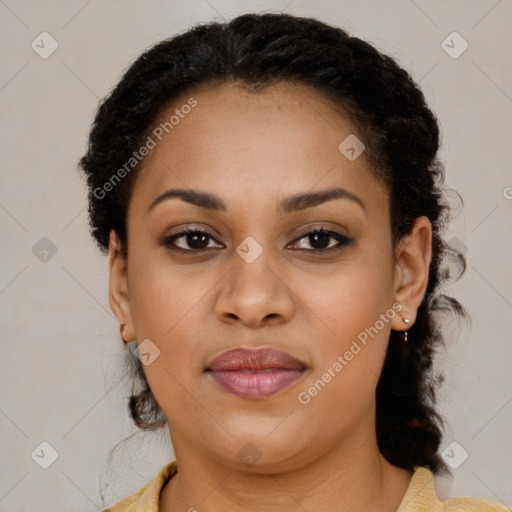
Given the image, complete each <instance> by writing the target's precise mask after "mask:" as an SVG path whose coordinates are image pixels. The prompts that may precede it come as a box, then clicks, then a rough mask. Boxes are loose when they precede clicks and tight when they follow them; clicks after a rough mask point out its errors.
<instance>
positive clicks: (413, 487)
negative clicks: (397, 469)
mask: <svg viewBox="0 0 512 512" xmlns="http://www.w3.org/2000/svg"><path fill="white" fill-rule="evenodd" d="M176 471H177V466H176V461H175V460H174V461H172V462H169V464H166V465H165V466H164V467H163V468H162V469H161V470H160V471H159V472H158V474H157V475H156V476H155V478H153V480H151V481H149V482H148V483H147V484H146V485H145V486H144V487H142V488H141V489H140V490H139V491H137V492H136V493H135V494H132V495H131V496H128V497H126V498H123V499H122V500H120V501H118V502H117V503H116V504H115V505H112V506H111V507H110V508H107V509H105V510H104V511H103V512H158V500H159V497H160V492H161V490H162V489H163V487H164V485H165V484H166V483H167V482H168V481H169V480H170V479H171V477H172V476H173V475H174V474H175V473H176ZM397 512H512V511H511V509H510V508H509V507H506V506H504V505H500V504H499V503H496V502H494V501H489V500H481V499H478V498H452V499H450V500H448V501H445V502H442V501H439V498H438V497H437V494H436V489H435V485H434V477H433V475H432V472H431V471H430V470H428V469H426V468H423V467H420V466H416V468H415V469H414V474H413V476H412V479H411V483H410V484H409V487H408V488H407V492H406V493H405V496H404V497H403V499H402V502H401V503H400V506H399V507H398V510H397Z"/></svg>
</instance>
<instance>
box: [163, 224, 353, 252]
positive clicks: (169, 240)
mask: <svg viewBox="0 0 512 512" xmlns="http://www.w3.org/2000/svg"><path fill="white" fill-rule="evenodd" d="M317 233H318V234H322V235H329V238H334V239H336V240H337V241H338V246H334V247H327V248H325V249H298V250H301V251H305V252H308V253H314V254H318V253H324V254H325V253H330V252H333V251H339V250H341V249H342V248H343V247H344V246H347V245H350V244H351V243H352V242H354V240H353V239H352V238H348V237H346V236H344V235H342V234H341V233H338V232H336V231H332V230H330V229H326V228H314V229H312V230H310V231H306V232H305V233H302V234H301V235H300V236H299V237H298V238H296V239H295V240H294V241H293V242H292V244H293V243H296V242H298V241H300V240H302V239H303V238H307V237H309V236H311V235H313V234H317ZM189 234H200V235H206V236H207V237H209V238H211V239H213V240H215V238H214V237H213V236H212V235H210V233H208V232H207V231H203V230H201V229H197V228H189V229H185V230H183V231H180V232H178V233H175V234H173V235H171V236H167V237H164V238H163V239H162V244H163V245H164V246H166V247H168V248H169V249H171V250H173V251H179V252H189V253H194V252H195V253H198V252H205V251H208V250H211V248H210V249H208V248H203V249H183V248H182V247H175V246H174V247H173V246H172V244H173V243H174V242H175V241H176V240H178V239H179V238H183V237H185V236H187V235H189ZM215 241H216V240H215ZM217 243H218V242H217Z"/></svg>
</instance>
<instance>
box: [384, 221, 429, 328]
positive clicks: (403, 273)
mask: <svg viewBox="0 0 512 512" xmlns="http://www.w3.org/2000/svg"><path fill="white" fill-rule="evenodd" d="M431 259H432V224H431V222H430V220H429V219H428V218H427V217H425V216H422V217H418V218H417V219H416V220H415V222H414V224H413V227H412V229H411V232H410V233H409V234H408V235H406V236H405V237H404V238H403V239H402V240H401V241H400V243H399V244H398V247H397V253H396V260H397V261H396V265H395V300H396V301H397V302H399V303H400V304H401V305H402V308H403V309H402V310H401V315H400V316H397V317H395V318H394V322H392V325H391V327H392V328H393V329H395V330H404V327H405V329H407V328H409V327H411V325H412V324H414V321H415V319H416V312H417V310H418V308H419V306H420V304H421V302H422V300H423V297H424V296H425V292H426V290H427V286H428V278H429V268H430V262H431ZM402 317H405V318H408V319H409V320H410V323H409V325H408V326H407V325H404V322H403V320H402Z"/></svg>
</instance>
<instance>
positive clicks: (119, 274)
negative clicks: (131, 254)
mask: <svg viewBox="0 0 512 512" xmlns="http://www.w3.org/2000/svg"><path fill="white" fill-rule="evenodd" d="M108 249H109V254H108V260H109V268H110V278H109V295H108V299H109V302H110V307H111V308H112V311H113V312H114V314H115V315H116V317H117V319H118V320H119V323H120V324H122V325H124V330H125V331H126V336H125V338H124V341H126V342H129V341H131V340H133V339H135V331H134V326H133V321H132V315H131V309H130V296H129V292H128V267H127V262H126V260H125V258H124V257H123V255H122V252H121V242H120V240H119V237H118V236H117V233H116V232H115V231H114V230H112V231H110V237H109V245H108Z"/></svg>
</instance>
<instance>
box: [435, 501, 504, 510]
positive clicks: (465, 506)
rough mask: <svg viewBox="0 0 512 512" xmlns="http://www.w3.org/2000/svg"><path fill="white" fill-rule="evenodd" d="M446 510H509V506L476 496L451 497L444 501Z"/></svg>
mask: <svg viewBox="0 0 512 512" xmlns="http://www.w3.org/2000/svg"><path fill="white" fill-rule="evenodd" d="M444 510H445V511H446V512H511V509H510V507H506V506H505V505H501V504H500V503H497V502H495V501H489V500H481V499H478V498H452V499H449V500H448V501H445V502H444Z"/></svg>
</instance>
